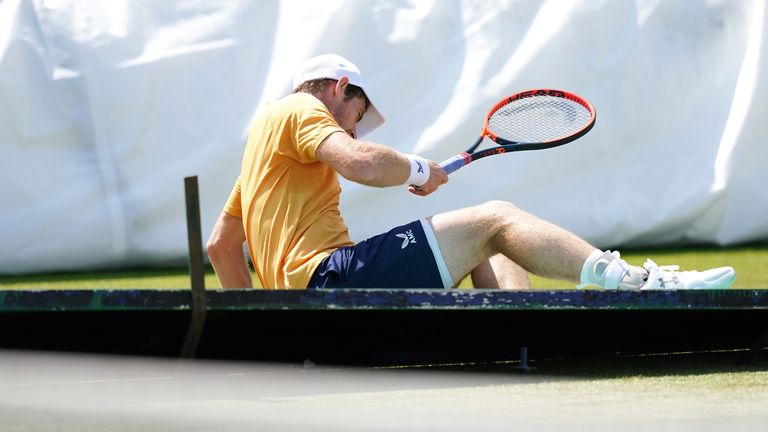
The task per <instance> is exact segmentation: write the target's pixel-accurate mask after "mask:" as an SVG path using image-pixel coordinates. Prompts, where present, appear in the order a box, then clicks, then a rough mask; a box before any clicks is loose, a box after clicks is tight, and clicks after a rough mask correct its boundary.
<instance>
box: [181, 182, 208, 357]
mask: <svg viewBox="0 0 768 432" xmlns="http://www.w3.org/2000/svg"><path fill="white" fill-rule="evenodd" d="M184 194H185V196H186V203H187V240H188V243H189V277H190V280H191V286H192V311H191V316H190V320H189V327H188V328H187V335H186V337H185V338H184V345H183V346H182V348H181V357H183V358H193V357H194V356H195V353H196V352H197V347H198V345H199V343H200V336H202V333H203V327H204V325H205V315H206V304H205V303H206V302H205V274H204V268H203V239H202V233H201V229H200V194H199V190H198V187H197V176H192V177H186V178H184Z"/></svg>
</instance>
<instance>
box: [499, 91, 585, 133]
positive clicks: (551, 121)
mask: <svg viewBox="0 0 768 432" xmlns="http://www.w3.org/2000/svg"><path fill="white" fill-rule="evenodd" d="M591 120H592V113H591V112H590V110H588V109H587V108H585V107H584V106H583V105H581V104H580V103H578V102H575V101H572V100H569V99H564V98H561V97H555V96H548V95H545V96H531V97H527V98H524V99H518V100H515V101H512V102H510V103H508V104H506V105H503V106H501V107H500V108H499V109H497V110H496V111H495V112H494V113H493V114H492V115H491V117H490V118H489V119H488V129H489V130H490V132H491V133H492V134H494V135H496V136H497V137H500V138H503V139H505V140H508V141H514V142H523V143H537V142H547V141H555V140H558V139H560V138H563V137H567V136H570V135H573V134H575V133H577V132H579V131H581V130H582V129H584V128H585V127H586V126H587V125H588V124H589V123H590V122H591Z"/></svg>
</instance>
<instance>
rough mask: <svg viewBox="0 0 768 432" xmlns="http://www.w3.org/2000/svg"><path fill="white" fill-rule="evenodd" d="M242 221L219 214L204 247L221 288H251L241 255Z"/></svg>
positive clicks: (243, 255) (242, 254)
mask: <svg viewBox="0 0 768 432" xmlns="http://www.w3.org/2000/svg"><path fill="white" fill-rule="evenodd" d="M243 242H245V231H244V230H243V220H242V219H241V218H239V217H235V216H232V215H230V214H229V213H227V212H221V214H220V215H219V218H218V219H217V220H216V225H215V226H214V227H213V232H212V233H211V237H210V238H209V239H208V243H207V244H206V245H205V250H206V252H208V258H210V260H211V264H212V265H213V269H214V270H215V271H216V277H217V278H218V279H219V283H220V284H221V287H222V288H251V287H252V286H253V285H252V282H251V272H250V271H249V270H248V263H247V262H246V260H245V253H243Z"/></svg>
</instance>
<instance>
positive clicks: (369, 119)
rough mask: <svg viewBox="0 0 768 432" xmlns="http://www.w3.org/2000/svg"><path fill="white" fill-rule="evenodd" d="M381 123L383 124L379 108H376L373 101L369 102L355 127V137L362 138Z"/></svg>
mask: <svg viewBox="0 0 768 432" xmlns="http://www.w3.org/2000/svg"><path fill="white" fill-rule="evenodd" d="M368 101H369V102H370V99H368ZM382 124H384V116H382V115H381V113H380V112H379V110H378V109H376V106H375V105H373V102H370V103H369V105H368V109H367V110H365V114H363V118H362V119H360V121H359V122H358V123H357V125H356V127H355V129H356V131H357V137H358V138H362V137H364V136H366V135H368V134H369V133H371V132H373V130H374V129H376V128H377V127H379V126H381V125H382Z"/></svg>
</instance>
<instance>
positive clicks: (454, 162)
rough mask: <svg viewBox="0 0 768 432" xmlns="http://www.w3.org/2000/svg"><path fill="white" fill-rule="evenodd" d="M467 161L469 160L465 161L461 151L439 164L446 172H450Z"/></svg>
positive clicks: (465, 158)
mask: <svg viewBox="0 0 768 432" xmlns="http://www.w3.org/2000/svg"><path fill="white" fill-rule="evenodd" d="M468 163H469V162H467V157H466V156H465V154H464V153H462V154H459V155H456V156H454V157H452V158H448V159H446V160H444V161H443V162H442V163H441V164H440V166H441V167H443V170H444V171H445V173H446V174H450V173H452V172H454V171H456V170H457V169H459V168H461V167H463V166H464V165H466V164H468Z"/></svg>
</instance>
